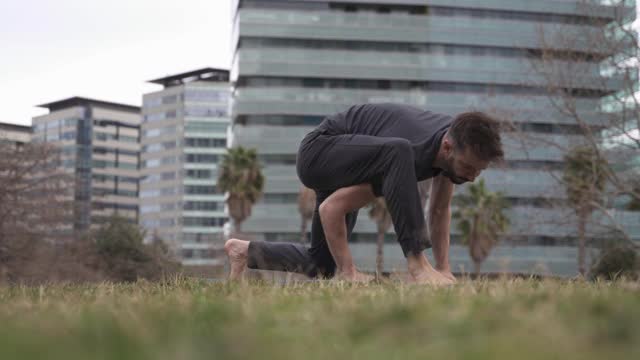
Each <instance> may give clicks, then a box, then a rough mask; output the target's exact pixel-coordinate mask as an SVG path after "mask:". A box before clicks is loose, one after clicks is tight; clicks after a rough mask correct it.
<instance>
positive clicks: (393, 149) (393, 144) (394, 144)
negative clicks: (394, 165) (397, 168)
mask: <svg viewBox="0 0 640 360" xmlns="http://www.w3.org/2000/svg"><path fill="white" fill-rule="evenodd" d="M387 148H388V149H389V150H388V153H389V155H390V156H391V157H392V158H393V159H394V160H411V161H413V150H412V149H411V143H410V142H409V140H407V139H391V140H389V142H388V143H387Z"/></svg>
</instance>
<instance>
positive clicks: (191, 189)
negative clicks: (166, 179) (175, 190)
mask: <svg viewBox="0 0 640 360" xmlns="http://www.w3.org/2000/svg"><path fill="white" fill-rule="evenodd" d="M184 189H185V191H184V192H185V194H189V195H213V194H220V192H218V188H217V187H216V186H215V185H187V186H185V187H184Z"/></svg>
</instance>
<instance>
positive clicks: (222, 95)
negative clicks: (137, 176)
mask: <svg viewBox="0 0 640 360" xmlns="http://www.w3.org/2000/svg"><path fill="white" fill-rule="evenodd" d="M151 83H154V84H158V85H162V86H163V89H162V90H159V91H155V92H152V93H148V94H145V95H144V97H143V107H142V115H143V119H142V137H141V144H142V154H141V170H142V176H143V178H142V182H141V191H140V199H141V200H140V201H141V208H140V213H141V217H140V218H141V224H142V225H143V226H144V227H145V228H146V229H147V232H148V235H149V236H154V235H155V236H158V237H160V238H161V239H163V240H164V241H166V242H167V243H168V244H170V245H171V247H172V249H173V250H174V251H175V252H176V253H177V254H178V255H179V256H180V258H181V259H182V262H183V264H184V265H194V266H198V265H218V264H221V262H220V259H221V256H222V255H223V251H222V246H223V245H224V243H223V236H222V232H223V231H222V229H223V225H224V223H225V222H226V217H225V213H224V206H225V205H224V203H225V200H224V199H225V198H224V193H223V192H221V191H220V190H219V189H218V188H217V187H216V181H217V177H218V164H219V162H220V161H221V159H222V154H224V153H226V146H227V141H226V139H227V129H228V126H229V96H230V87H229V71H228V70H220V69H212V68H204V69H199V70H194V71H190V72H186V73H182V74H176V75H171V76H166V77H163V78H160V79H155V80H152V81H151Z"/></svg>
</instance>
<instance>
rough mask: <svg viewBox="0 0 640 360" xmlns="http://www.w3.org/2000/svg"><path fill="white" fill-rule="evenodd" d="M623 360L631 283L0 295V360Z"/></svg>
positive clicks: (638, 324)
mask: <svg viewBox="0 0 640 360" xmlns="http://www.w3.org/2000/svg"><path fill="white" fill-rule="evenodd" d="M222 358H225V359H227V358H228V359H261V360H262V359H288V358H291V359H385V360H391V359H410V358H434V359H563V360H565V359H581V360H583V359H599V360H601V359H613V358H619V359H632V358H636V359H638V358H640V285H639V284H638V283H634V282H628V281H618V282H613V283H605V282H601V283H587V282H582V281H575V282H570V281H558V280H541V281H537V280H526V279H524V280H507V279H503V280H493V281H488V280H475V281H472V280H462V281H460V283H459V284H458V285H456V286H454V287H452V288H447V289H433V288H429V287H421V286H409V285H405V284H399V283H385V284H378V285H367V286H364V285H360V286H352V285H349V284H341V283H330V282H312V283H290V284H286V285H283V284H280V285H273V284H267V283H251V284H224V283H208V282H206V281H201V280H192V279H184V278H176V279H173V280H171V281H168V282H166V283H147V282H138V283H136V284H98V285H51V286H41V287H24V286H14V287H0V359H21V360H22V359H51V360H53V359H65V360H69V359H123V360H124V359H136V360H141V359H222Z"/></svg>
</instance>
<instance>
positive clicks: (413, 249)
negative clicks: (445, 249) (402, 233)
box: [400, 239, 431, 258]
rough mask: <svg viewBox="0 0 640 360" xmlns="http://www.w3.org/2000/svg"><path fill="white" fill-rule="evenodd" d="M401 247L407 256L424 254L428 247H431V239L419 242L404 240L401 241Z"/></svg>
mask: <svg viewBox="0 0 640 360" xmlns="http://www.w3.org/2000/svg"><path fill="white" fill-rule="evenodd" d="M400 247H401V248H402V253H403V254H404V257H405V258H407V257H409V255H414V256H418V255H420V254H422V253H423V252H424V251H425V250H426V249H430V248H431V241H429V240H428V239H425V240H423V241H418V242H409V241H404V242H401V243H400Z"/></svg>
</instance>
